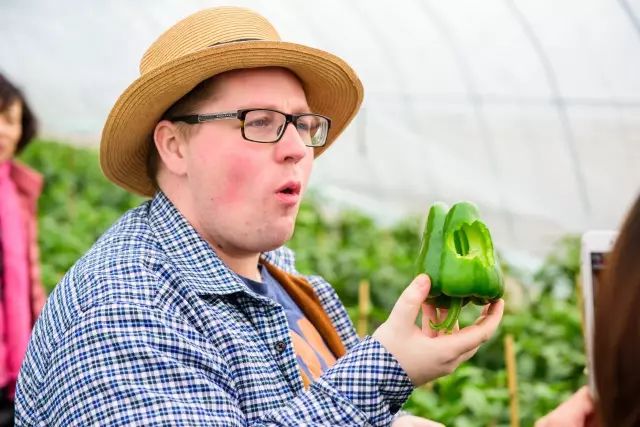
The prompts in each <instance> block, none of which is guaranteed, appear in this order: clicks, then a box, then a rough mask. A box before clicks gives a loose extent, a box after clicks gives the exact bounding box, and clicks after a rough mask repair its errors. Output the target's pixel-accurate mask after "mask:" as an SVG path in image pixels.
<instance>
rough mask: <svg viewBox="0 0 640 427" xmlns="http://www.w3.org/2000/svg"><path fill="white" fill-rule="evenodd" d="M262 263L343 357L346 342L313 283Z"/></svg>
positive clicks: (335, 354)
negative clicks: (332, 321)
mask: <svg viewBox="0 0 640 427" xmlns="http://www.w3.org/2000/svg"><path fill="white" fill-rule="evenodd" d="M262 264H263V265H264V266H265V267H266V268H267V270H268V271H269V273H271V275H272V276H273V277H274V279H276V280H277V281H278V283H280V285H281V286H282V287H283V288H284V290H285V291H286V292H287V293H288V294H289V296H290V297H291V299H293V300H294V301H295V303H296V304H297V305H298V307H300V309H301V310H302V312H303V313H304V315H305V316H306V317H307V319H309V322H311V324H312V325H313V326H314V327H315V328H316V329H317V330H318V333H319V334H320V336H321V337H322V339H324V342H325V343H326V344H327V347H329V350H331V352H332V353H333V355H334V356H335V358H336V359H338V358H340V357H342V356H343V355H344V354H345V353H346V349H345V347H344V344H343V343H342V340H341V339H340V336H339V335H338V332H337V331H336V328H335V327H334V326H333V323H331V319H329V316H328V315H327V313H325V311H324V309H323V308H322V304H321V303H320V300H319V299H318V296H317V295H316V293H315V292H314V290H313V287H312V286H311V284H310V283H309V282H307V280H306V279H305V278H304V277H301V276H295V275H293V274H289V273H287V272H286V271H283V270H281V269H279V268H278V267H276V266H275V265H272V264H269V263H268V262H266V261H264V260H263V261H262Z"/></svg>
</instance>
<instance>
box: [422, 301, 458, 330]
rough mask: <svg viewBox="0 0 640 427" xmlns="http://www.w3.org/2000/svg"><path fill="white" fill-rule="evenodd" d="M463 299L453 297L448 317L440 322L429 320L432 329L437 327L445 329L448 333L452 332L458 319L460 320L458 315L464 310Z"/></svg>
mask: <svg viewBox="0 0 640 427" xmlns="http://www.w3.org/2000/svg"><path fill="white" fill-rule="evenodd" d="M462 301H463V298H451V304H449V309H448V310H447V317H446V319H444V320H443V321H442V322H440V323H433V322H432V321H431V320H429V326H431V329H435V330H437V331H441V330H443V329H445V330H446V331H447V333H448V334H450V333H451V331H452V330H453V327H454V326H455V324H456V321H457V320H458V316H460V311H461V310H462Z"/></svg>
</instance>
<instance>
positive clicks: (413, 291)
mask: <svg viewBox="0 0 640 427" xmlns="http://www.w3.org/2000/svg"><path fill="white" fill-rule="evenodd" d="M429 289H431V280H430V279H429V276H427V275H426V274H419V275H418V276H417V277H416V278H415V279H413V282H411V284H410V285H409V286H407V288H406V289H405V290H404V291H403V292H402V294H401V295H400V298H398V301H396V304H395V305H394V306H393V310H391V314H389V321H390V322H391V323H394V324H396V325H398V326H403V327H407V325H409V324H414V323H415V321H416V318H417V317H418V313H419V312H420V307H421V306H422V303H423V302H424V300H425V299H426V298H427V295H429Z"/></svg>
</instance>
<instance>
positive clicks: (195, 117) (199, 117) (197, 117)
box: [169, 111, 238, 125]
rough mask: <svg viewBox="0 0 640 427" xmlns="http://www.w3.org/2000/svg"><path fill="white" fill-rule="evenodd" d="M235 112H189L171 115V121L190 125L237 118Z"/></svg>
mask: <svg viewBox="0 0 640 427" xmlns="http://www.w3.org/2000/svg"><path fill="white" fill-rule="evenodd" d="M237 118H238V113H237V112H235V111H234V112H228V113H214V114H191V115H188V116H176V117H172V118H171V119H169V120H171V121H172V122H185V123H189V124H191V125H195V124H197V123H202V122H209V121H213V120H226V119H237Z"/></svg>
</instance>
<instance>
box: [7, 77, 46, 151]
mask: <svg viewBox="0 0 640 427" xmlns="http://www.w3.org/2000/svg"><path fill="white" fill-rule="evenodd" d="M16 101H18V102H20V104H22V134H21V135H20V139H19V140H18V144H17V145H16V154H18V153H20V152H21V151H22V150H23V149H24V148H25V147H26V146H27V145H28V144H29V143H30V142H31V141H32V140H33V138H34V137H35V136H36V133H37V129H38V121H37V119H36V116H35V115H34V114H33V112H32V110H31V107H29V103H28V102H27V99H26V98H25V96H24V94H23V93H22V91H21V90H20V89H18V88H17V87H16V86H14V85H13V84H12V83H11V82H10V81H9V80H8V79H7V78H6V77H5V76H4V75H2V73H0V112H4V111H6V110H7V109H8V108H9V107H11V105H12V104H13V103H14V102H16Z"/></svg>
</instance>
